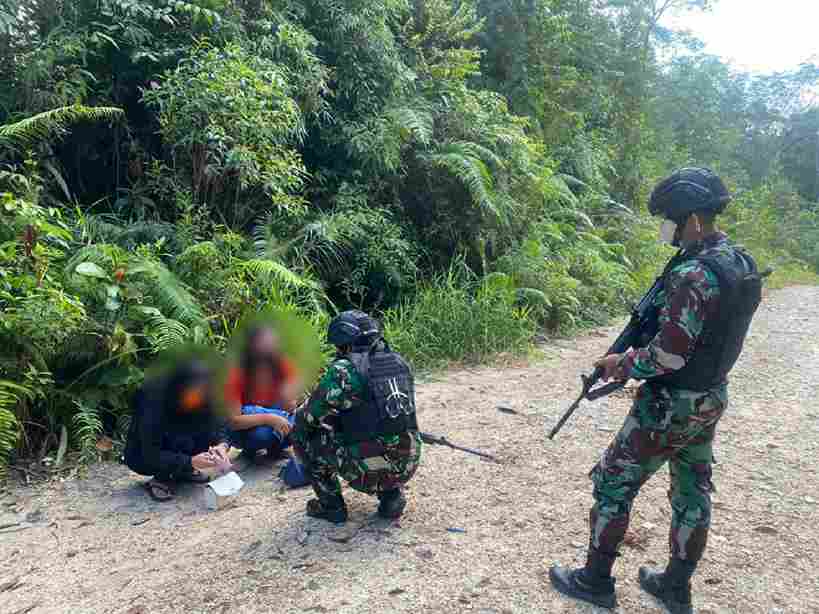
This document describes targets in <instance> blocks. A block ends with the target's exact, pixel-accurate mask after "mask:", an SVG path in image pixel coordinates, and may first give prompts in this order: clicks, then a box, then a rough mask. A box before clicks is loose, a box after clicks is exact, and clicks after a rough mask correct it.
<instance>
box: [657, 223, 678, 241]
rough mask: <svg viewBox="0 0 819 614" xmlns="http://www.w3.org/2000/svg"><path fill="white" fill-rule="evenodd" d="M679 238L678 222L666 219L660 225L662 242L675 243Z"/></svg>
mask: <svg viewBox="0 0 819 614" xmlns="http://www.w3.org/2000/svg"><path fill="white" fill-rule="evenodd" d="M676 238H677V223H676V222H672V221H671V220H665V221H664V222H663V223H662V225H661V226H660V243H665V244H666V245H675V244H676V241H675V239H676Z"/></svg>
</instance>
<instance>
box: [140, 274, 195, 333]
mask: <svg viewBox="0 0 819 614" xmlns="http://www.w3.org/2000/svg"><path fill="white" fill-rule="evenodd" d="M128 274H129V275H133V276H138V277H141V278H142V279H144V280H145V282H147V286H148V293H149V294H150V296H151V298H152V299H153V301H154V305H155V306H156V307H158V308H159V309H160V310H161V311H162V313H164V314H167V315H168V316H170V317H171V318H174V319H175V320H179V321H180V322H182V323H184V324H186V325H188V326H195V325H197V324H200V325H201V324H202V323H203V322H204V321H205V316H204V314H203V313H202V309H201V307H200V306H199V303H197V301H196V299H195V298H194V297H193V295H192V294H191V293H190V292H189V291H188V289H187V288H186V287H185V285H184V284H183V283H182V282H181V281H180V280H179V278H178V277H177V276H176V275H174V274H173V273H172V272H171V271H169V270H168V269H167V268H166V267H165V265H163V264H162V263H160V262H156V261H154V260H148V259H142V260H139V261H137V262H136V263H135V265H134V266H132V267H131V268H130V269H129V271H128Z"/></svg>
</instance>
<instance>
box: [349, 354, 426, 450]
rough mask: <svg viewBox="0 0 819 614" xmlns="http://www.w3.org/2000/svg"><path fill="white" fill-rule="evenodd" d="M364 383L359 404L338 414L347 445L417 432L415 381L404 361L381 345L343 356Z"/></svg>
mask: <svg viewBox="0 0 819 614" xmlns="http://www.w3.org/2000/svg"><path fill="white" fill-rule="evenodd" d="M346 358H347V359H348V360H350V362H352V363H353V366H354V367H355V369H356V371H357V372H358V374H359V375H360V376H361V378H362V379H363V380H364V388H365V391H366V392H365V396H364V399H362V402H361V403H359V404H358V405H356V406H354V407H351V408H350V409H349V410H346V411H343V412H341V414H340V416H339V424H340V427H341V432H342V433H343V436H344V438H345V439H346V440H347V441H350V442H358V441H367V440H370V439H374V438H375V437H378V436H383V435H400V434H401V433H406V432H407V431H417V430H418V421H417V419H416V415H415V380H414V379H413V377H412V370H411V369H410V368H409V365H408V364H407V363H406V361H404V359H403V358H402V357H401V356H400V355H399V354H397V353H396V352H393V351H392V350H391V349H390V347H389V346H388V345H387V344H386V343H385V342H379V343H377V344H375V345H374V346H373V347H372V348H371V349H367V351H364V352H352V353H350V354H348V355H347V356H346Z"/></svg>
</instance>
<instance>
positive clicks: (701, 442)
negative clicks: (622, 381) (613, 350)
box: [589, 384, 728, 562]
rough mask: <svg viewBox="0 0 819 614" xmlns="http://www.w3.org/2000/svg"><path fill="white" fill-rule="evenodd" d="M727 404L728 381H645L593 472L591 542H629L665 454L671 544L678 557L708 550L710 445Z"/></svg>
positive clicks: (604, 547)
mask: <svg viewBox="0 0 819 614" xmlns="http://www.w3.org/2000/svg"><path fill="white" fill-rule="evenodd" d="M727 404H728V398H727V393H726V390H725V388H724V387H723V388H721V389H718V390H713V391H710V392H706V393H702V392H692V391H686V390H669V389H667V388H661V387H655V386H652V385H650V384H644V385H643V386H641V387H640V389H639V391H638V392H637V398H636V400H635V401H634V404H633V406H632V408H631V411H630V412H629V415H628V417H627V418H626V421H625V424H624V425H623V428H622V429H620V432H619V433H618V434H617V436H616V437H615V439H614V441H613V442H612V443H611V445H610V446H609V447H608V449H607V450H606V452H605V453H604V454H603V457H602V458H601V459H600V462H599V463H598V464H597V465H595V467H594V468H593V469H592V471H591V474H590V475H591V478H592V481H593V482H594V499H595V501H596V503H595V505H594V507H592V509H591V513H590V518H589V522H590V525H591V537H590V543H591V545H592V546H593V547H594V548H596V549H598V550H600V551H601V552H605V553H609V554H614V553H616V552H617V551H618V549H619V547H620V543H621V542H622V541H623V537H624V536H625V533H626V529H627V528H628V523H629V514H630V512H631V505H632V502H633V500H634V497H636V496H637V493H638V492H639V490H640V487H641V486H642V485H643V484H644V483H645V482H646V481H647V480H648V479H649V478H650V477H651V476H652V475H653V474H654V473H655V472H656V471H657V470H658V469H659V468H660V467H662V466H663V464H665V462H666V461H668V462H669V464H670V467H669V468H670V472H671V488H670V490H669V492H668V496H669V499H670V500H671V507H672V512H673V515H672V520H671V531H670V535H669V545H670V548H671V555H672V556H673V557H675V558H680V559H687V560H690V561H693V562H696V561H698V560H699V559H700V558H701V557H702V553H703V551H704V550H705V545H706V541H707V539H708V527H709V525H710V523H711V492H712V490H713V484H712V483H711V464H712V460H713V455H712V444H713V441H714V433H715V430H716V426H717V422H718V421H719V419H720V418H721V417H722V414H723V412H724V411H725V408H726V406H727Z"/></svg>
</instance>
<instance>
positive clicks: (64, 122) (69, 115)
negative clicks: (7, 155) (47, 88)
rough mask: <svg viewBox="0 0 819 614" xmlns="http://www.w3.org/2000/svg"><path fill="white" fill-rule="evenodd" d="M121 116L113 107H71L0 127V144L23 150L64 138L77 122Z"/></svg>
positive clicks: (122, 116)
mask: <svg viewBox="0 0 819 614" xmlns="http://www.w3.org/2000/svg"><path fill="white" fill-rule="evenodd" d="M124 117H125V112H124V111H123V110H122V109H119V108H117V107H86V106H83V105H73V106H70V107H60V108H57V109H52V110H51V111H45V112H43V113H38V114H37V115H33V116H31V117H27V118H26V119H23V120H20V121H19V122H15V123H13V124H5V125H3V126H0V143H3V144H6V145H7V146H10V147H14V148H18V149H24V148H26V147H33V146H35V145H36V144H37V143H39V142H41V141H45V140H48V139H55V138H59V137H61V136H64V135H65V134H66V133H67V132H68V129H69V126H70V125H72V124H76V123H79V122H105V121H107V122H115V121H120V120H121V119H122V118H124Z"/></svg>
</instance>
